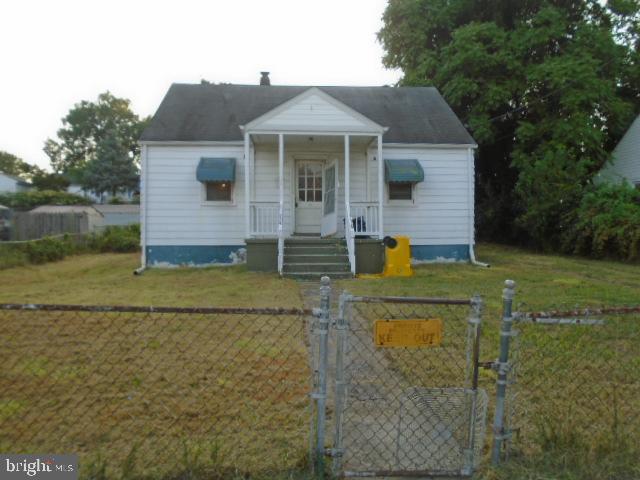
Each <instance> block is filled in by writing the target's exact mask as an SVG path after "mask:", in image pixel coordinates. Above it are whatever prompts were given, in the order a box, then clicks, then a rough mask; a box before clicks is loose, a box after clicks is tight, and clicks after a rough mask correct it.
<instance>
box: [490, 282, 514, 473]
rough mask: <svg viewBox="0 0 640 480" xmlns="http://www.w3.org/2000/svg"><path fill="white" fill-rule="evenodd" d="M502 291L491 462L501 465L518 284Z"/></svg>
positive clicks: (508, 286) (507, 285) (507, 283)
mask: <svg viewBox="0 0 640 480" xmlns="http://www.w3.org/2000/svg"><path fill="white" fill-rule="evenodd" d="M504 287H505V288H504V290H502V324H501V326H500V355H499V357H498V364H497V368H498V379H497V381H496V410H495V415H494V417H493V450H492V452H491V462H492V463H493V464H494V465H498V464H499V463H500V453H501V451H502V445H503V442H504V440H505V437H506V434H508V432H505V429H504V413H505V401H506V394H507V378H508V374H509V343H510V340H511V326H512V324H513V316H512V307H513V298H514V296H515V288H516V282H514V281H513V280H506V281H505V282H504Z"/></svg>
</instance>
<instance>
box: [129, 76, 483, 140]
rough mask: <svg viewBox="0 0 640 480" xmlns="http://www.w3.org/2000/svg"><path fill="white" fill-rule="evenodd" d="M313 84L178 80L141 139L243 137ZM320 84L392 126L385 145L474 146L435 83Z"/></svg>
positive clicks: (231, 138) (351, 106)
mask: <svg viewBox="0 0 640 480" xmlns="http://www.w3.org/2000/svg"><path fill="white" fill-rule="evenodd" d="M309 88H312V87H308V86H306V87H305V86H279V85H272V86H260V85H228V84H227V85H210V84H193V85H191V84H173V85H172V86H171V88H169V91H168V92H167V94H166V95H165V97H164V100H163V101H162V103H161V104H160V107H159V108H158V111H157V112H156V114H155V115H154V117H153V120H152V121H151V124H150V125H149V126H148V127H147V128H146V129H145V131H144V132H143V133H142V137H141V138H140V140H142V141H233V140H242V138H243V136H242V132H241V130H240V125H245V124H247V123H248V122H250V121H251V120H254V119H255V118H257V117H259V116H261V115H263V114H265V113H267V112H268V111H270V110H272V109H274V108H275V107H277V106H279V105H281V104H282V103H284V102H286V101H288V100H290V99H292V98H294V97H296V96H297V95H299V94H301V93H302V92H304V91H305V90H307V89H309ZM317 88H319V89H320V90H322V91H324V92H325V93H327V94H329V95H331V96H332V97H334V98H335V99H336V100H338V101H340V102H342V103H344V104H345V105H347V106H348V107H350V108H352V109H354V110H355V111H357V112H359V113H361V114H362V115H364V116H365V117H367V118H369V119H371V120H373V121H374V122H376V123H378V124H380V125H383V126H385V127H388V128H389V130H388V131H387V132H386V133H385V134H384V142H385V143H433V144H462V145H472V144H475V141H474V140H473V138H472V137H471V135H469V133H468V132H467V131H466V129H465V128H464V126H463V125H462V123H461V122H460V120H459V119H458V117H457V116H456V115H455V113H453V111H452V110H451V108H450V107H449V105H447V103H446V102H445V101H444V99H443V98H442V96H441V95H440V93H439V92H438V90H436V89H435V88H433V87H317Z"/></svg>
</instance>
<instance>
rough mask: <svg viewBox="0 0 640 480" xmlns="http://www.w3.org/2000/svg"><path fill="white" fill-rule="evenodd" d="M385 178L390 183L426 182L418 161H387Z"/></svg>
mask: <svg viewBox="0 0 640 480" xmlns="http://www.w3.org/2000/svg"><path fill="white" fill-rule="evenodd" d="M384 176H385V179H386V180H387V182H388V183H418V182H422V181H424V170H423V169H422V165H420V162H418V160H385V161H384Z"/></svg>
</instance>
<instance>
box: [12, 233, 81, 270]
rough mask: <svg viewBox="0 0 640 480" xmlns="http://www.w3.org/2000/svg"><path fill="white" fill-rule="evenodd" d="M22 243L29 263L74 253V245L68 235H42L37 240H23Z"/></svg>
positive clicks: (55, 258)
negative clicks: (55, 236)
mask: <svg viewBox="0 0 640 480" xmlns="http://www.w3.org/2000/svg"><path fill="white" fill-rule="evenodd" d="M23 245H24V249H23V251H24V253H25V254H26V255H27V258H28V260H29V263H46V262H54V261H56V260H62V259H63V258H64V257H66V256H67V255H70V254H72V253H75V245H74V243H73V241H72V240H71V237H70V236H68V235H65V236H63V237H58V238H54V237H44V238H41V239H39V240H37V241H33V242H25V243H24V244H23Z"/></svg>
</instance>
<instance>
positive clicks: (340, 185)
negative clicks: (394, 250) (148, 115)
mask: <svg viewBox="0 0 640 480" xmlns="http://www.w3.org/2000/svg"><path fill="white" fill-rule="evenodd" d="M141 144H142V188H141V223H142V236H143V247H144V248H143V264H144V265H151V266H153V265H200V264H213V263H230V262H232V261H234V260H235V259H237V258H238V251H241V250H242V249H244V248H245V246H246V243H247V240H248V239H256V238H258V239H262V238H264V239H269V238H271V239H274V242H277V244H278V255H279V257H278V258H279V265H278V267H279V270H281V269H282V265H281V263H282V250H283V243H284V241H285V240H286V239H288V238H294V237H295V238H297V237H299V236H302V237H305V236H306V237H313V236H317V237H333V238H344V241H345V244H346V247H347V250H348V252H349V258H350V261H351V263H352V271H354V262H355V261H354V251H353V250H354V249H355V241H354V238H356V237H368V238H373V239H378V240H379V241H381V240H382V238H383V237H385V236H394V235H407V236H409V237H410V239H411V251H412V257H413V258H415V259H416V260H468V259H469V257H470V253H471V252H470V249H472V248H473V245H474V156H473V152H474V149H475V148H476V145H475V142H474V141H473V139H472V138H471V137H470V136H469V134H468V133H467V132H466V130H465V129H464V127H463V126H462V124H461V123H460V121H459V120H458V119H457V118H456V116H455V114H454V113H453V112H452V111H451V109H450V108H449V107H448V106H447V105H446V103H445V102H444V100H443V99H442V97H441V96H440V95H439V93H438V92H437V90H435V89H433V88H409V87H405V88H389V87H280V86H242V85H173V86H172V87H171V89H170V90H169V92H168V93H167V95H166V97H165V99H164V101H163V102H162V104H161V106H160V108H159V110H158V112H157V113H156V115H155V116H154V119H153V121H152V122H151V125H150V126H149V127H148V128H147V130H146V131H145V132H144V134H143V136H142V139H141Z"/></svg>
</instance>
